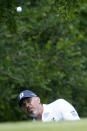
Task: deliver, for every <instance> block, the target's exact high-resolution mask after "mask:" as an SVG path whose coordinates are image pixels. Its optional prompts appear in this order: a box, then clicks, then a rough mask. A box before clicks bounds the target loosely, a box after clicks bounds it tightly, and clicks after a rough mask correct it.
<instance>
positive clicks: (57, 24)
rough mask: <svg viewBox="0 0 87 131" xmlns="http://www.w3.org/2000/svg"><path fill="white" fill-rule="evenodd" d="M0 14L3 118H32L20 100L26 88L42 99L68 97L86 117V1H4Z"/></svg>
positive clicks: (0, 115) (0, 103)
mask: <svg viewBox="0 0 87 131" xmlns="http://www.w3.org/2000/svg"><path fill="white" fill-rule="evenodd" d="M17 6H21V7H22V9H23V11H22V12H17V11H16V7H17ZM0 18H1V22H0V27H1V28H0V42H1V44H0V74H1V75H0V93H1V101H0V121H11V120H15V121H16V120H25V119H28V118H27V116H26V115H25V114H23V112H22V111H20V109H19V107H18V104H17V96H18V94H19V92H20V91H22V90H24V89H30V90H33V91H34V92H36V93H37V95H39V96H40V97H41V100H42V102H44V103H48V102H52V101H53V100H55V99H58V98H65V99H66V100H68V101H69V102H70V103H72V104H73V105H74V106H75V108H76V109H77V111H78V113H79V114H80V116H81V117H86V116H87V113H86V112H87V108H86V107H87V102H86V101H87V95H86V94H87V69H86V68H87V58H86V57H87V53H86V49H87V44H86V43H87V37H86V36H87V29H86V28H87V22H86V18H87V3H86V1H85V0H84V1H83V2H82V1H81V0H79V1H78V0H71V1H70V0H45V1H43V0H30V1H27V0H26V1H25V0H21V1H19V2H18V1H16V0H14V1H12V0H8V1H6V0H4V2H3V3H2V0H1V2H0Z"/></svg>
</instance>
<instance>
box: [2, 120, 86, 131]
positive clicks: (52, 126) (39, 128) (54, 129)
mask: <svg viewBox="0 0 87 131" xmlns="http://www.w3.org/2000/svg"><path fill="white" fill-rule="evenodd" d="M0 131H87V119H81V120H79V121H61V122H50V123H49V122H47V123H43V122H29V121H27V122H15V123H1V124H0Z"/></svg>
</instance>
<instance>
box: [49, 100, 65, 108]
mask: <svg viewBox="0 0 87 131" xmlns="http://www.w3.org/2000/svg"><path fill="white" fill-rule="evenodd" d="M64 103H66V101H65V100H64V99H57V100H55V101H54V102H52V103H50V104H49V106H57V105H58V106H59V105H62V104H64Z"/></svg>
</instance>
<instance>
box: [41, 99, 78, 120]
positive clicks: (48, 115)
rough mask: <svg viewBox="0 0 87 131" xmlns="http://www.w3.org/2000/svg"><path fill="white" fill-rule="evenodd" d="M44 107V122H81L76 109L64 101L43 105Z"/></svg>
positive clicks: (59, 100)
mask: <svg viewBox="0 0 87 131" xmlns="http://www.w3.org/2000/svg"><path fill="white" fill-rule="evenodd" d="M43 107H44V111H43V114H42V121H43V122H50V121H60V120H80V118H79V116H78V113H77V112H76V110H75V108H74V107H73V106H72V105H71V104H70V103H68V102H67V101H66V100H64V99H58V100H56V101H54V102H52V103H50V104H43Z"/></svg>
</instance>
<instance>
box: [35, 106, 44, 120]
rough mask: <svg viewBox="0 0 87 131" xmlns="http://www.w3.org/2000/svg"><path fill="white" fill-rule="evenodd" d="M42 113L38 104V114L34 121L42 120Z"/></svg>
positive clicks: (41, 108) (41, 107)
mask: <svg viewBox="0 0 87 131" xmlns="http://www.w3.org/2000/svg"><path fill="white" fill-rule="evenodd" d="M42 113H43V105H42V104H40V110H39V114H38V115H37V117H36V118H35V119H36V120H42Z"/></svg>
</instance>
